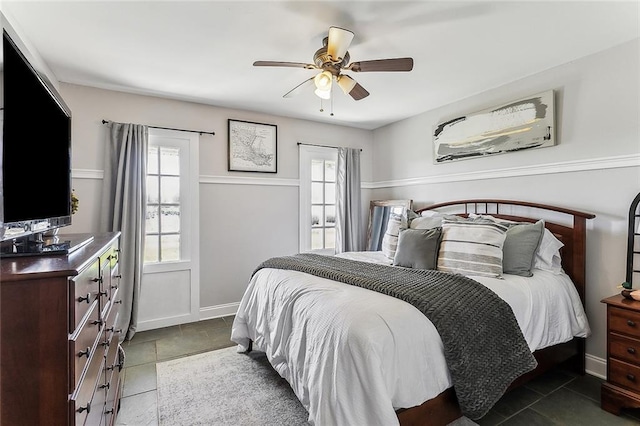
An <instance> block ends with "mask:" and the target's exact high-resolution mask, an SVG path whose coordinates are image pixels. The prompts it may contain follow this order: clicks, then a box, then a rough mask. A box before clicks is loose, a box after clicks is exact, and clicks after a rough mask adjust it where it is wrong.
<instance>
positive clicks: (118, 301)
mask: <svg viewBox="0 0 640 426" xmlns="http://www.w3.org/2000/svg"><path fill="white" fill-rule="evenodd" d="M113 303H114V304H116V305H117V304H118V303H122V300H116V301H115V302H113Z"/></svg>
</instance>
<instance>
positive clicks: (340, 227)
mask: <svg viewBox="0 0 640 426" xmlns="http://www.w3.org/2000/svg"><path fill="white" fill-rule="evenodd" d="M336 184H337V185H336V186H337V188H336V253H342V252H345V251H361V250H362V247H363V245H364V244H363V242H362V241H363V238H362V235H363V233H362V225H361V222H362V203H361V196H360V150H359V149H355V148H338V170H337V179H336Z"/></svg>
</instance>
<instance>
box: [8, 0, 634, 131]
mask: <svg viewBox="0 0 640 426" xmlns="http://www.w3.org/2000/svg"><path fill="white" fill-rule="evenodd" d="M638 6H639V4H638V1H626V2H613V1H601V2H596V1H584V2H578V1H569V2H558V1H536V2H520V1H499V2H485V1H472V2H454V1H420V2H404V1H351V2H346V1H340V2H336V1H315V2H311V1H233V2H232V1H202V2H196V1H149V0H147V1H124V2H116V1H44V2H37V1H6V0H2V10H3V12H4V13H5V14H6V15H7V17H8V18H9V20H10V23H12V24H13V25H14V26H15V27H17V30H18V31H19V33H22V34H23V35H25V36H26V37H27V38H28V41H29V42H30V43H31V44H32V45H33V46H34V47H35V48H36V49H37V50H38V53H39V54H40V55H41V56H42V58H43V59H44V60H45V61H46V62H47V64H48V66H49V68H50V69H51V70H52V71H53V73H54V74H55V76H56V77H57V79H58V80H59V81H61V82H67V83H74V84H80V85H87V86H94V87H99V88H105V89H112V90H119V91H124V92H132V93H140V94H149V95H155V96H162V97H168V98H173V99H180V100H187V101H194V102H200V103H204V104H211V105H216V106H221V107H228V108H238V109H243V110H251V111H258V112H263V113H268V114H273V115H282V116H288V117H295V118H302V119H307V120H314V121H321V122H329V123H334V124H340V125H346V126H353V127H358V128H363V129H375V128H377V127H380V126H382V125H385V124H388V123H391V122H394V121H397V120H400V119H403V118H406V117H409V116H413V115H416V114H419V113H421V112H424V111H428V110H431V109H434V108H437V107H439V106H442V105H445V104H448V103H451V102H455V101H457V100H460V99H463V98H466V97H469V96H471V95H474V94H477V93H480V92H483V91H486V90H489V89H492V88H494V87H497V86H500V85H503V84H505V83H508V82H511V81H514V80H517V79H520V78H522V77H525V76H528V75H531V74H535V73H537V72H540V71H542V70H546V69H549V68H552V67H554V66H556V65H560V64H563V63H567V62H570V61H572V60H574V59H577V58H580V57H583V56H586V55H589V54H592V53H595V52H598V51H602V50H605V49H608V48H610V47H612V46H615V45H618V44H620V43H623V42H626V41H629V40H631V39H634V38H638V27H639V24H638V22H639V16H638V10H639V9H638ZM330 26H339V27H343V28H347V29H350V30H352V31H353V32H355V38H354V40H353V43H352V44H351V47H350V49H349V53H350V55H351V60H352V61H361V60H372V59H384V58H394V57H404V56H411V57H413V58H414V68H413V71H411V72H408V73H405V72H396V73H389V72H386V73H385V72H376V73H357V74H356V73H348V74H349V75H350V76H352V77H353V78H355V79H356V80H357V81H358V82H359V83H360V84H361V85H362V86H363V87H364V88H365V89H367V90H368V91H369V92H370V93H371V95H370V96H369V97H367V98H365V99H363V100H361V101H354V100H353V99H352V98H351V97H349V96H347V95H344V94H343V93H342V92H341V91H337V92H335V93H334V95H335V96H334V97H333V99H334V100H333V111H334V114H335V115H334V116H333V117H330V116H329V110H330V105H329V104H328V103H326V101H325V112H320V111H319V109H320V99H319V98H317V97H316V96H315V95H314V94H313V91H312V89H311V88H309V89H308V90H307V91H305V92H304V93H302V94H300V95H298V96H297V97H294V98H287V99H285V98H283V97H282V96H283V95H284V94H285V93H286V92H288V91H289V90H291V89H292V88H294V87H295V86H296V85H298V84H300V83H301V82H303V81H304V80H306V79H307V78H309V77H311V76H313V75H314V71H312V70H305V69H302V68H280V67H278V68H266V67H253V66H252V64H253V62H254V61H256V60H273V61H290V62H305V63H312V62H313V54H314V52H315V51H316V50H317V49H318V48H320V47H321V46H322V38H323V37H325V36H326V35H327V32H328V29H329V27H330ZM621 65H623V64H621Z"/></svg>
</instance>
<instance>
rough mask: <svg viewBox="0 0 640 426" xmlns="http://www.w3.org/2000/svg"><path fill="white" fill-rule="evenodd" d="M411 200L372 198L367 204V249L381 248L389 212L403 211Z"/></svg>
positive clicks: (408, 207) (408, 206)
mask: <svg viewBox="0 0 640 426" xmlns="http://www.w3.org/2000/svg"><path fill="white" fill-rule="evenodd" d="M411 204H412V200H372V201H371V202H370V204H369V228H368V230H367V251H380V250H382V237H383V236H384V232H385V231H386V229H387V222H388V220H389V214H390V213H391V212H394V213H399V214H401V213H403V212H404V211H405V210H407V209H410V208H411Z"/></svg>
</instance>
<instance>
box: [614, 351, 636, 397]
mask: <svg viewBox="0 0 640 426" xmlns="http://www.w3.org/2000/svg"><path fill="white" fill-rule="evenodd" d="M608 366H609V378H608V379H609V382H610V383H612V384H614V385H618V386H622V387H624V388H627V389H630V390H632V391H634V392H638V391H640V367H639V366H637V365H633V364H629V363H628V362H624V361H618V360H617V359H613V358H609V361H608Z"/></svg>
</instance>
